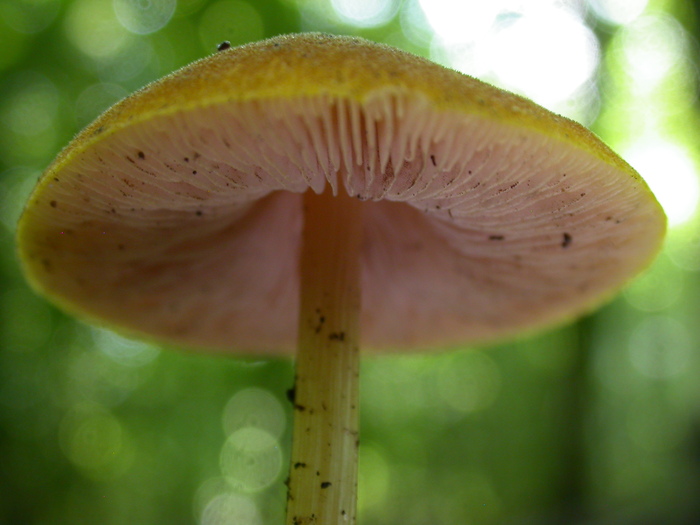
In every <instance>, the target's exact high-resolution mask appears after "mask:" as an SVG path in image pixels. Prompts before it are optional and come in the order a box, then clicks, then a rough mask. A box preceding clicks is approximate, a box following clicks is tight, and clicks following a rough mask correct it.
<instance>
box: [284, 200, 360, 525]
mask: <svg viewBox="0 0 700 525" xmlns="http://www.w3.org/2000/svg"><path fill="white" fill-rule="evenodd" d="M360 205H361V203H360V202H359V201H358V200H357V199H355V198H352V197H350V196H349V195H347V194H345V193H344V192H343V191H342V190H341V191H340V192H339V195H337V196H333V194H332V192H331V191H330V190H326V192H325V193H323V194H321V195H317V194H315V193H313V192H312V191H308V192H307V193H306V194H305V195H304V221H305V223H304V231H303V240H302V250H301V256H300V272H301V306H300V314H299V335H298V349H297V361H296V380H295V390H294V408H295V417H294V432H293V442H292V457H291V468H290V475H289V493H288V502H287V525H302V524H310V523H314V524H318V523H323V524H324V525H334V524H348V523H355V509H356V501H357V459H358V446H359V440H358V397H359V389H358V387H359V313H360V264H359V254H360V244H361V237H362V217H361V214H360V212H361V210H360Z"/></svg>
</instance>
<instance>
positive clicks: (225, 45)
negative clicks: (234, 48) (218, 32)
mask: <svg viewBox="0 0 700 525" xmlns="http://www.w3.org/2000/svg"><path fill="white" fill-rule="evenodd" d="M229 47H231V42H229V41H228V40H224V41H223V42H221V43H220V44H219V45H218V46H216V50H217V51H224V50H225V49H228V48H229Z"/></svg>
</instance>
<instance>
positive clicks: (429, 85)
mask: <svg viewBox="0 0 700 525" xmlns="http://www.w3.org/2000/svg"><path fill="white" fill-rule="evenodd" d="M664 231H665V216H664V214H663V211H662V209H661V207H660V206H659V204H658V203H657V201H656V200H655V198H654V196H653V195H652V193H651V192H650V190H649V189H648V187H647V185H646V184H645V183H644V181H643V180H642V179H641V178H640V176H639V175H638V174H637V173H636V172H635V171H634V170H633V169H632V168H631V167H630V166H629V165H628V164H626V163H625V162H624V161H623V160H621V159H620V158H619V157H618V156H617V155H616V154H615V153H613V152H612V151H611V150H610V149H609V148H608V147H606V146H605V145H604V144H603V143H602V142H601V141H600V140H599V139H598V138H596V137H595V136H594V135H593V134H592V133H590V132H589V131H587V130H586V129H584V128H583V127H581V126H580V125H578V124H576V123H574V122H572V121H570V120H568V119H565V118H562V117H560V116H557V115H554V114H552V113H550V112H548V111H546V110H544V109H542V108H541V107H539V106H537V105H535V104H534V103H532V102H530V101H528V100H525V99H523V98H521V97H518V96H516V95H513V94H510V93H507V92H504V91H501V90H499V89H496V88H494V87H492V86H489V85H487V84H484V83H482V82H480V81H478V80H475V79H473V78H471V77H468V76H465V75H462V74H460V73H457V72H455V71H451V70H448V69H446V68H443V67H441V66H438V65H436V64H433V63H431V62H429V61H427V60H424V59H422V58H419V57H416V56H413V55H410V54H408V53H405V52H402V51H399V50H397V49H393V48H391V47H387V46H384V45H379V44H375V43H371V42H368V41H366V40H363V39H360V38H350V37H336V36H329V35H322V34H300V35H294V36H281V37H276V38H272V39H269V40H265V41H262V42H258V43H253V44H249V45H245V46H242V47H238V48H230V49H229V48H226V46H224V48H223V49H222V50H221V51H220V52H218V53H216V54H214V55H213V56H210V57H207V58H204V59H202V60H199V61H197V62H195V63H193V64H191V65H189V66H187V67H185V68H183V69H181V70H179V71H177V72H175V73H173V74H171V75H169V76H166V77H165V78H163V79H161V80H159V81H157V82H155V83H153V84H151V85H149V86H146V87H145V88H143V89H142V90H140V91H138V92H136V93H135V94H133V95H132V96H130V97H128V98H126V99H124V100H122V101H121V102H119V103H117V104H116V105H115V106H114V107H112V108H111V109H109V110H108V111H107V112H106V113H104V114H103V115H102V116H100V117H99V118H98V119H97V120H96V121H95V122H94V123H93V124H91V125H90V126H88V127H87V128H86V129H85V130H83V131H82V132H81V133H80V134H79V135H78V136H77V137H76V138H75V139H74V140H73V141H72V142H71V143H70V144H69V145H68V146H67V147H66V148H65V149H64V150H63V152H62V153H60V155H59V156H58V157H57V159H56V160H55V161H54V162H53V163H52V164H51V165H50V166H49V167H48V169H47V170H46V172H45V174H44V175H43V177H42V178H41V179H40V181H39V182H38V185H37V186H36V188H35V190H34V192H33V194H32V195H31V197H30V199H29V202H28V204H27V206H26V209H25V211H24V213H23V215H22V217H21V219H20V223H19V228H18V244H19V257H20V259H21V263H22V266H23V269H24V272H25V274H26V276H27V278H28V279H29V281H30V282H31V284H32V285H33V287H34V288H35V289H36V290H37V291H38V292H40V293H42V294H44V295H46V296H47V297H48V298H49V299H51V300H52V301H54V302H55V303H57V304H58V305H59V306H61V307H63V308H64V309H65V310H67V311H69V312H72V313H74V314H75V315H77V316H78V317H80V318H84V319H86V320H88V321H91V322H96V323H100V324H102V325H106V326H108V327H112V328H114V329H116V330H119V331H122V332H126V333H127V334H130V335H132V336H140V337H146V338H149V339H153V340H156V341H163V342H167V343H174V344H176V345H179V346H182V347H189V348H196V349H202V350H207V351H216V352H223V353H239V354H246V355H263V356H266V355H274V354H279V353H291V352H293V351H294V350H295V348H296V382H295V388H294V390H293V393H294V398H293V401H294V406H295V424H294V431H293V445H292V457H291V466H290V479H289V495H288V517H287V524H288V525H292V524H296V525H299V524H305V523H324V524H332V523H345V522H351V523H352V522H354V520H355V506H356V504H355V498H356V478H357V450H358V443H359V441H358V416H357V403H358V375H359V373H358V370H359V366H358V365H359V351H358V349H359V347H360V345H361V346H362V349H363V351H372V350H374V351H392V352H402V351H414V352H415V351H428V350H433V349H439V348H450V347H455V346H458V345H465V344H484V343H487V342H490V341H494V340H502V339H505V338H511V337H514V336H516V335H518V334H521V333H523V332H528V331H533V330H535V329H541V328H545V327H549V326H552V325H555V324H557V323H561V322H565V321H568V320H572V319H574V318H576V317H577V316H580V315H582V314H585V313H586V312H589V311H590V310H592V309H593V308H595V307H596V306H598V305H600V304H601V303H602V302H604V301H605V300H607V299H609V298H611V297H612V295H613V294H614V293H615V292H616V291H618V290H619V289H620V288H621V287H622V286H623V285H624V284H625V283H626V282H627V281H628V280H629V279H630V278H632V277H633V276H634V275H635V274H637V273H639V272H640V271H642V270H643V269H644V268H645V267H646V266H647V265H649V264H650V262H651V260H652V259H653V257H654V255H655V254H656V253H657V251H658V250H659V248H660V246H661V243H662V239H663V236H664Z"/></svg>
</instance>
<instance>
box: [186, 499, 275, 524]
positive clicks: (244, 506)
mask: <svg viewBox="0 0 700 525" xmlns="http://www.w3.org/2000/svg"><path fill="white" fill-rule="evenodd" d="M199 523H200V525H262V518H261V516H260V511H259V510H258V506H257V505H256V504H255V502H254V501H253V500H252V499H250V498H248V497H246V496H243V495H241V494H235V493H232V492H227V493H224V494H219V495H218V496H215V497H214V498H212V500H211V501H210V502H209V503H208V504H207V506H206V507H205V508H204V511H203V512H202V517H201V519H200V521H199Z"/></svg>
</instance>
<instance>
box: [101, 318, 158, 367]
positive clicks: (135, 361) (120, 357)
mask: <svg viewBox="0 0 700 525" xmlns="http://www.w3.org/2000/svg"><path fill="white" fill-rule="evenodd" d="M91 331H92V336H93V339H94V341H95V347H96V348H97V349H98V350H99V351H100V352H102V353H103V354H104V355H106V356H107V357H109V358H110V359H111V360H112V361H114V362H115V363H118V364H120V365H124V366H128V367H140V366H145V365H147V364H149V363H151V362H153V361H154V360H155V359H156V358H157V357H158V356H159V355H160V350H159V349H158V348H156V347H155V346H153V345H149V344H147V343H144V342H141V341H135V340H133V339H127V338H126V337H122V336H120V335H118V334H116V333H114V332H112V331H110V330H104V329H100V328H93V329H92V330H91Z"/></svg>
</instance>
